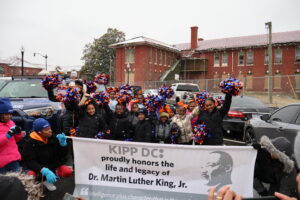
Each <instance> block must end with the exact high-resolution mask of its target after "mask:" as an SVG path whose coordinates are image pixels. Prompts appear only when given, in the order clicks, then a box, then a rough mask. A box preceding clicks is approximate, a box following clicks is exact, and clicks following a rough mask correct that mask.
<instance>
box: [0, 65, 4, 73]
mask: <svg viewBox="0 0 300 200" xmlns="http://www.w3.org/2000/svg"><path fill="white" fill-rule="evenodd" d="M0 74H4V68H3V67H1V66H0Z"/></svg>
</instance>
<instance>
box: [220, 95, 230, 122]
mask: <svg viewBox="0 0 300 200" xmlns="http://www.w3.org/2000/svg"><path fill="white" fill-rule="evenodd" d="M231 101H232V95H231V94H226V95H225V102H224V104H223V106H222V107H221V108H220V110H219V111H220V113H221V115H222V117H225V115H227V113H228V111H229V109H230V106H231Z"/></svg>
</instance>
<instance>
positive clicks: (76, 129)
mask: <svg viewBox="0 0 300 200" xmlns="http://www.w3.org/2000/svg"><path fill="white" fill-rule="evenodd" d="M77 132H78V127H72V128H70V130H69V134H70V136H71V137H76V134H77Z"/></svg>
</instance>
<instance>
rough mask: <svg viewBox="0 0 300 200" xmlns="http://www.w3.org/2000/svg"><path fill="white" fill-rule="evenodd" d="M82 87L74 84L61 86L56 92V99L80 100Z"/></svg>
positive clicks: (62, 100) (63, 100) (66, 100)
mask: <svg viewBox="0 0 300 200" xmlns="http://www.w3.org/2000/svg"><path fill="white" fill-rule="evenodd" d="M80 91H81V90H80V89H79V88H78V87H74V86H62V87H59V88H58V90H57V93H56V99H57V100H58V101H60V102H76V101H79V100H80V97H81V95H80Z"/></svg>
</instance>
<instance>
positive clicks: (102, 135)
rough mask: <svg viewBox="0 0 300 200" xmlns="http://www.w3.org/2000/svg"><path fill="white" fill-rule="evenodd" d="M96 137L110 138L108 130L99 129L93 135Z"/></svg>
mask: <svg viewBox="0 0 300 200" xmlns="http://www.w3.org/2000/svg"><path fill="white" fill-rule="evenodd" d="M95 138H96V139H109V138H110V130H109V129H107V130H106V131H100V132H98V133H97V134H96V135H95Z"/></svg>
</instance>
